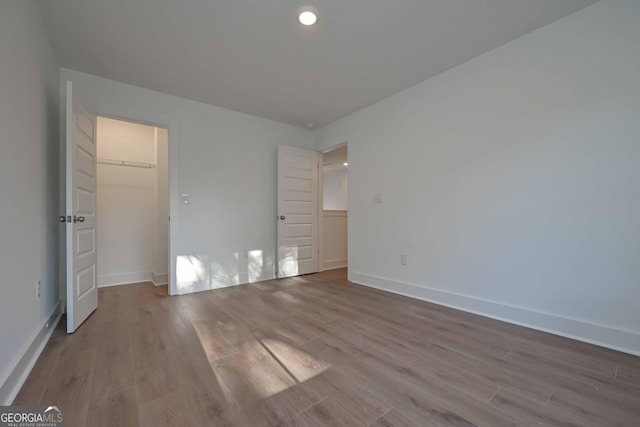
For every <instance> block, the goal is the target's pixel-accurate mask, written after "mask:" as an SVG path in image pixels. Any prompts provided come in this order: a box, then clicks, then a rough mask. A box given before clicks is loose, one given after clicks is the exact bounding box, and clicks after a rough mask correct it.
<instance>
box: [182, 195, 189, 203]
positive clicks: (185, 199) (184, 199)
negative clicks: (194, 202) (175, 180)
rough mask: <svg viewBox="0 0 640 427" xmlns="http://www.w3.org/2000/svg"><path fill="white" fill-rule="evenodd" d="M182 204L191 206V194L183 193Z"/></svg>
mask: <svg viewBox="0 0 640 427" xmlns="http://www.w3.org/2000/svg"><path fill="white" fill-rule="evenodd" d="M182 204H183V205H188V204H189V193H182Z"/></svg>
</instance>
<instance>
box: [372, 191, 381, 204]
mask: <svg viewBox="0 0 640 427" xmlns="http://www.w3.org/2000/svg"><path fill="white" fill-rule="evenodd" d="M373 203H376V204H381V203H382V194H380V193H376V194H374V195H373Z"/></svg>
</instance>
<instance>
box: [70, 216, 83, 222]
mask: <svg viewBox="0 0 640 427" xmlns="http://www.w3.org/2000/svg"><path fill="white" fill-rule="evenodd" d="M73 222H84V217H83V216H75V215H74V216H73Z"/></svg>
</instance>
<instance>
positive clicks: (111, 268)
mask: <svg viewBox="0 0 640 427" xmlns="http://www.w3.org/2000/svg"><path fill="white" fill-rule="evenodd" d="M97 149H98V152H97V155H98V158H105V159H113V160H126V161H132V162H142V163H151V164H155V163H156V157H157V155H156V128H154V127H151V126H144V125H139V124H136V123H130V122H124V121H121V120H112V119H107V118H103V117H98V146H97ZM156 187H157V169H144V168H133V167H122V166H112V165H104V164H99V165H98V199H97V205H98V245H97V247H98V285H99V286H108V285H118V284H125V283H134V282H142V281H149V280H151V279H152V273H153V271H154V268H155V260H156V257H157V255H156V248H157V241H158V239H157V238H156V235H155V233H156V228H155V224H156V211H157V204H158V202H157V197H156ZM166 246H167V245H166V243H165V244H164V247H165V248H166ZM165 253H166V252H165Z"/></svg>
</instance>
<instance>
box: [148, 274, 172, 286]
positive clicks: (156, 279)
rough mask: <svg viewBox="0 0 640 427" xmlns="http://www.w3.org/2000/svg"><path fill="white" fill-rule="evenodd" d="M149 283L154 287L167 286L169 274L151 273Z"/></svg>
mask: <svg viewBox="0 0 640 427" xmlns="http://www.w3.org/2000/svg"><path fill="white" fill-rule="evenodd" d="M151 281H152V282H153V284H154V285H155V286H162V285H168V284H169V274H168V273H162V274H161V273H151Z"/></svg>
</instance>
